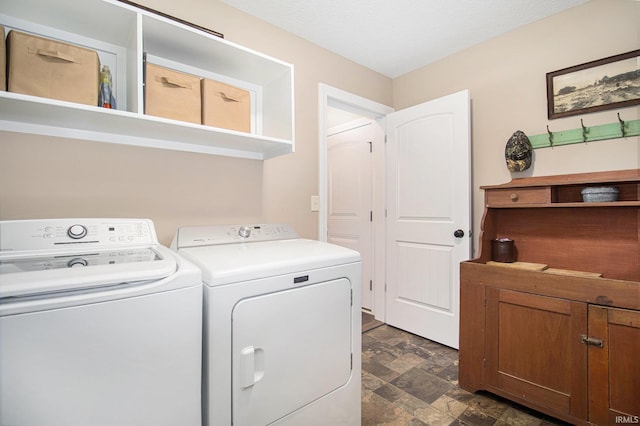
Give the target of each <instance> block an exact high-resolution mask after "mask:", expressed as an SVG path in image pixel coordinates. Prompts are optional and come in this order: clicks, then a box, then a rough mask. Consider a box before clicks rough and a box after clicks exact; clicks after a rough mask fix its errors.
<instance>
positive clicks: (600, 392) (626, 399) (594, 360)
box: [588, 305, 640, 425]
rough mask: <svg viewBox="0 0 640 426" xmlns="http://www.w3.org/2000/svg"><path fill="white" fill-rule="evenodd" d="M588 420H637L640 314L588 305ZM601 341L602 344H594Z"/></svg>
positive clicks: (604, 422) (639, 411) (639, 415)
mask: <svg viewBox="0 0 640 426" xmlns="http://www.w3.org/2000/svg"><path fill="white" fill-rule="evenodd" d="M588 337H589V338H590V341H591V342H592V343H595V344H590V345H589V421H590V422H592V423H593V424H597V425H607V424H619V423H638V421H639V419H640V368H638V367H639V363H638V359H639V358H638V354H640V311H631V310H625V309H613V308H605V307H602V306H593V305H591V306H589V336H588ZM599 342H602V345H598V344H597V343H599Z"/></svg>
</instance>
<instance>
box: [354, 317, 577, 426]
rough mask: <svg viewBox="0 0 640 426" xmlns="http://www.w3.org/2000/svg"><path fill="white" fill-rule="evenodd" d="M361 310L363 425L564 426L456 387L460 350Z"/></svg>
mask: <svg viewBox="0 0 640 426" xmlns="http://www.w3.org/2000/svg"><path fill="white" fill-rule="evenodd" d="M365 316H366V317H371V316H370V315H367V314H364V315H363V330H364V332H363V335H362V426H369V425H389V426H419V425H430V426H446V425H453V426H472V425H479V426H489V425H495V426H499V425H523V426H549V425H566V423H563V422H561V421H559V420H556V419H553V418H551V417H549V416H546V415H544V414H541V413H538V412H536V411H533V410H530V409H528V408H526V407H522V406H520V405H517V404H514V403H511V402H510V401H507V400H505V399H502V398H500V397H498V396H495V395H492V394H489V393H475V394H472V393H469V392H467V391H465V390H463V389H461V388H460V387H459V386H458V351H456V350H455V349H451V348H449V347H447V346H443V345H440V344H438V343H435V342H432V341H430V340H427V339H423V338H421V337H418V336H415V335H413V334H410V333H407V332H405V331H402V330H399V329H397V328H393V327H390V326H388V325H384V324H382V323H379V322H372V320H371V318H372V317H371V318H365Z"/></svg>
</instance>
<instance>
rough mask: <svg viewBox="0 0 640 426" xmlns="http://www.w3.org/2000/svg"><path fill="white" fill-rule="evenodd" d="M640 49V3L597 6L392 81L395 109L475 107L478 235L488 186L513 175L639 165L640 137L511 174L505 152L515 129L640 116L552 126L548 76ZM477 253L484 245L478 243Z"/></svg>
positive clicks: (597, 2) (633, 111)
mask: <svg viewBox="0 0 640 426" xmlns="http://www.w3.org/2000/svg"><path fill="white" fill-rule="evenodd" d="M638 48H640V2H638V1H633V0H592V1H591V2H589V3H586V4H584V5H582V6H579V7H576V8H573V9H570V10H568V11H566V12H564V13H560V14H558V15H555V16H552V17H550V18H547V19H544V20H541V21H538V22H535V23H533V24H530V25H528V26H526V27H523V28H521V29H518V30H516V31H513V32H510V33H508V34H505V35H503V36H500V37H497V38H494V39H492V40H490V41H488V42H484V43H482V44H479V45H477V46H475V47H473V48H470V49H468V50H465V51H463V52H460V53H458V54H455V55H452V56H450V57H448V58H446V59H444V60H441V61H439V62H437V63H434V64H432V65H429V66H426V67H424V68H421V69H419V70H416V71H414V72H411V73H408V74H406V75H404V76H401V77H399V78H397V79H395V80H394V81H393V98H394V100H393V107H394V108H396V109H401V108H405V107H408V106H411V105H415V104H418V103H421V102H424V101H427V100H430V99H434V98H437V97H440V96H443V95H446V94H449V93H454V92H456V91H459V90H462V89H469V90H470V93H471V103H472V150H473V188H474V229H475V230H476V235H475V241H476V242H477V238H478V234H479V229H480V219H481V216H482V212H483V192H482V191H481V190H480V189H479V186H481V185H490V184H498V183H504V182H508V181H509V180H510V179H511V178H512V177H521V176H529V175H536V176H542V175H553V174H563V173H580V172H590V171H601V170H622V169H631V168H638V167H640V149H639V139H638V138H637V137H632V138H627V139H626V140H625V139H617V140H611V141H602V142H592V143H588V144H578V145H571V146H562V147H557V148H553V149H551V148H544V149H537V150H535V153H534V165H533V166H532V167H531V169H529V170H528V171H526V172H523V173H514V174H510V173H509V171H508V170H507V168H506V165H505V162H504V147H505V144H506V142H507V140H508V139H509V137H510V136H511V135H512V134H513V132H514V131H516V130H522V131H523V132H525V133H526V134H527V135H537V134H540V133H545V132H546V126H547V124H548V125H549V127H550V129H551V130H552V131H560V130H567V129H573V128H576V127H580V118H583V119H584V122H585V125H586V126H589V125H597V124H606V123H610V122H617V116H616V113H617V112H620V113H621V117H622V118H623V119H625V120H634V119H638V118H640V108H624V109H619V110H612V111H607V112H602V113H592V114H585V115H583V116H574V117H570V118H564V119H555V120H547V110H546V105H547V104H546V102H547V99H546V79H545V74H546V73H547V72H551V71H556V70H559V69H563V68H566V67H570V66H573V65H578V64H581V63H585V62H589V61H592V60H596V59H600V58H604V57H608V56H612V55H616V54H619V53H624V52H627V51H630V50H634V49H638ZM476 247H477V244H476Z"/></svg>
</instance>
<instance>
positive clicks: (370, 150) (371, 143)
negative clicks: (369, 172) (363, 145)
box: [367, 141, 373, 152]
mask: <svg viewBox="0 0 640 426" xmlns="http://www.w3.org/2000/svg"><path fill="white" fill-rule="evenodd" d="M367 143H368V144H369V152H373V142H372V141H369V142H367Z"/></svg>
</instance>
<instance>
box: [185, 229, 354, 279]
mask: <svg viewBox="0 0 640 426" xmlns="http://www.w3.org/2000/svg"><path fill="white" fill-rule="evenodd" d="M178 253H179V254H180V255H182V256H183V257H185V258H186V259H188V260H190V261H191V262H193V263H195V264H196V265H197V266H199V267H200V269H201V270H202V279H203V282H204V284H206V285H208V286H218V285H225V284H232V283H237V282H242V281H249V280H254V279H259V278H267V277H273V276H278V275H283V274H289V273H295V272H303V271H307V270H312V269H320V268H326V267H331V266H337V265H345V264H349V263H354V262H359V261H360V260H361V259H360V253H358V252H357V251H354V250H351V249H348V248H345V247H341V246H337V245H334V244H329V243H326V242H322V241H315V240H308V239H302V238H298V239H290V240H276V241H261V242H247V243H238V244H223V245H212V246H202V247H188V248H183V249H179V250H178Z"/></svg>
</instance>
